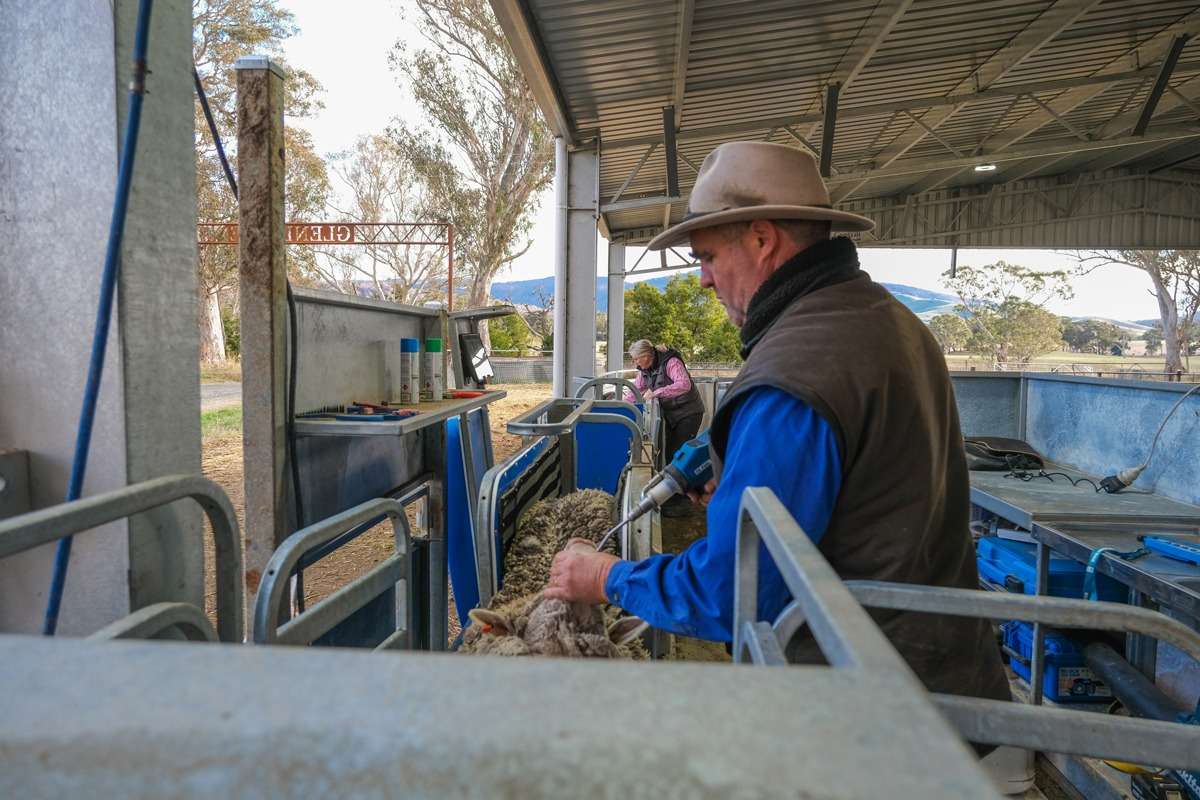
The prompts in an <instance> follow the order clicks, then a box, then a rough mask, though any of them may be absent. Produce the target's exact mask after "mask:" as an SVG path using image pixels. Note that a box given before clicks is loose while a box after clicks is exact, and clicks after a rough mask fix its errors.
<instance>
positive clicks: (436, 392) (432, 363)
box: [421, 338, 446, 402]
mask: <svg viewBox="0 0 1200 800" xmlns="http://www.w3.org/2000/svg"><path fill="white" fill-rule="evenodd" d="M445 385H446V384H445V381H444V380H443V376H442V340H441V339H434V338H430V339H426V340H425V363H424V364H422V365H421V399H422V400H425V401H433V402H437V401H438V400H441V399H442V390H443V389H444V387H445Z"/></svg>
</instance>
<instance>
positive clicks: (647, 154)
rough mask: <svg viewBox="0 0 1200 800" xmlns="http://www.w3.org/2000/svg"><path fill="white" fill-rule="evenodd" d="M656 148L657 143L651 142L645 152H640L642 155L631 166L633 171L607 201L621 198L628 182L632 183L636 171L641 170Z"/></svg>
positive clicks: (613, 201)
mask: <svg viewBox="0 0 1200 800" xmlns="http://www.w3.org/2000/svg"><path fill="white" fill-rule="evenodd" d="M657 149H658V145H657V144H652V145H650V147H648V148H647V149H646V152H645V153H642V157H641V158H639V159H638V162H637V164H635V165H634V167H633V172H630V173H629V177H627V178H626V179H625V181H624V182H623V183H622V184H621V187H620V188H619V189H617V191H616V192H615V193H614V194H613V196H612V198H611V199H610V200H609V201H608V202H609V203H615V202H617V201H618V200H620V199H621V195H623V194H625V190H626V189H628V188H629V184H631V183H633V179H634V178H636V177H637V176H638V173H639V172H641V171H642V167H644V166H646V161H647V160H648V159H649V158H650V156H651V155H652V154H653V153H654V151H655V150H657Z"/></svg>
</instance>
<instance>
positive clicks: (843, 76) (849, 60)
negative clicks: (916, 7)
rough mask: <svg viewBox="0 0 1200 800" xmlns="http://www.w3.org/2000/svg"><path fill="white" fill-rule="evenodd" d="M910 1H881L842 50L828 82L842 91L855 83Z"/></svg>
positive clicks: (909, 5)
mask: <svg viewBox="0 0 1200 800" xmlns="http://www.w3.org/2000/svg"><path fill="white" fill-rule="evenodd" d="M912 4H913V0H880V2H879V3H878V4H877V5H876V6H875V10H874V11H872V12H871V16H870V17H868V18H867V21H866V22H864V23H863V26H862V28H861V29H860V30H859V32H858V36H857V37H855V39H854V43H853V44H851V45H850V47H848V48H846V52H845V53H842V59H841V61H840V62H838V65H837V67H836V68H835V69H834V71H833V74H832V75H830V76H829V80H828V81H827V83H836V84H838V85H839V86H841V87H842V89H843V90H845V89H846V88H847V87H848V86H849V85H850V84H852V83H854V80H855V78H857V77H858V75H859V73H861V72H862V71H863V70H864V69H866V66H867V63H868V62H870V60H871V58H872V57H873V56H874V55H875V53H876V51H878V50H879V46H880V45H881V44H883V42H884V40H885V39H887V37H888V36H889V35H890V34H891V32H892V29H893V28H895V27H896V23H898V22H899V21H900V18H901V17H903V16H904V14H905V12H907V11H908V9H909V8H910V7H911V6H912Z"/></svg>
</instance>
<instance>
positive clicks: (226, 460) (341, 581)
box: [202, 384, 550, 637]
mask: <svg viewBox="0 0 1200 800" xmlns="http://www.w3.org/2000/svg"><path fill="white" fill-rule="evenodd" d="M492 388H495V389H500V390H503V391H505V392H507V393H508V395H507V396H506V397H504V398H502V399H501V400H497V401H496V402H495V403H492V405H491V406H490V418H491V423H492V441H493V448H494V451H495V457H496V461H497V462H499V461H501V460H503V459H505V458H507V457H508V456H510V455H511V454H512V453H514V452H515V451H516V450H517V449H518V448H519V447H520V444H521V437H519V436H513V435H511V434H509V433H507V432H506V431H505V429H504V427H505V425H506V424H507V423H508V421H509V420H510V419H512V418H513V417H515V416H517V415H519V414H521V413H524V412H525V411H527V410H529V409H530V408H532V407H533V406H535V405H537V404H538V403H540V402H542V401H543V400H545V399H547V398H548V397H550V386H549V384H511V385H497V386H494V387H492ZM202 459H203V461H202V464H203V470H204V474H205V476H206V477H208V478H210V479H212V480H213V481H215V482H216V483H218V484H219V485H220V486H221V488H223V489H224V490H225V492H226V494H228V495H229V499H230V501H231V502H232V503H233V507H234V510H235V511H236V512H237V518H238V525H239V526H241V527H242V528H245V522H246V520H245V512H244V509H245V496H244V493H243V485H242V435H241V433H240V432H235V433H228V434H225V435H219V436H214V437H210V438H206V439H205V440H204V443H203V454H202ZM414 516H415V511H414V512H413V513H410V515H409V522H410V524H411V523H415V519H414ZM415 530H416V528H415V527H414V531H415ZM204 542H205V553H204V556H205V570H204V575H205V607H206V610H207V612H208V615H209V617H214V615H215V613H216V586H215V583H214V579H213V575H214V561H213V558H214V556H213V551H212V539H211V536H209V535H207V534H206V535H205V539H204ZM391 553H392V530H391V526H390V525H388V524H387V523H384V524H381V525H377V526H375V527H374V528H372V529H371V530H369V531H367V532H366V533H364V534H363V535H361V536H359V537H358V538H357V539H355V540H354V541H352V542H350V543H349V544H347V545H346V546H344V547H341V548H339V549H338V550H336V551H334V552H333V553H331V554H330V555H329V556H327V557H326V558H324V559H322V560H321V561H319V562H317V563H316V564H314V565H313V566H312V567H309V568H308V569H306V570H305V571H304V599H305V603H306V604H308V605H311V604H312V603H315V602H316V601H318V600H320V599H322V598H324V597H327V596H328V595H329V594H331V593H332V592H334V591H335V590H336V589H338V588H339V587H341V586H344V585H345V584H346V583H348V582H349V581H351V580H353V579H354V578H356V577H358V576H359V575H362V574H363V573H365V572H366V571H367V570H369V569H371V567H373V566H375V565H376V564H378V563H379V562H381V561H383V560H384V559H386V558H387V557H388V556H389V555H391ZM450 629H451V630H450V635H451V637H456V636H457V635H458V630H459V628H458V618H457V614H456V613H455V609H454V600H453V597H451V600H450Z"/></svg>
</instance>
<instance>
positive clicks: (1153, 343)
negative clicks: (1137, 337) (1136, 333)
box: [1142, 322, 1163, 356]
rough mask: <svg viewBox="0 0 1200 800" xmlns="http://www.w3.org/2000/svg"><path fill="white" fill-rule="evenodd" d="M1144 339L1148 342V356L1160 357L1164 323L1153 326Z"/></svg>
mask: <svg viewBox="0 0 1200 800" xmlns="http://www.w3.org/2000/svg"><path fill="white" fill-rule="evenodd" d="M1142 339H1143V340H1144V341H1145V342H1146V355H1151V356H1154V355H1158V353H1159V352H1160V351H1161V350H1162V346H1163V333H1162V323H1161V322H1160V323H1157V324H1155V325H1153V326H1152V327H1151V328H1150V330H1148V331H1146V333H1145V335H1143V336H1142Z"/></svg>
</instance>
